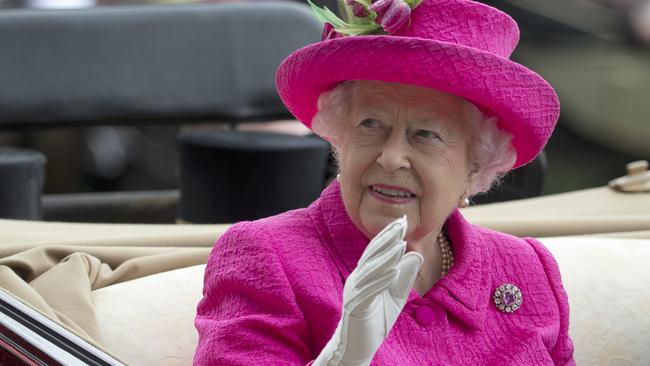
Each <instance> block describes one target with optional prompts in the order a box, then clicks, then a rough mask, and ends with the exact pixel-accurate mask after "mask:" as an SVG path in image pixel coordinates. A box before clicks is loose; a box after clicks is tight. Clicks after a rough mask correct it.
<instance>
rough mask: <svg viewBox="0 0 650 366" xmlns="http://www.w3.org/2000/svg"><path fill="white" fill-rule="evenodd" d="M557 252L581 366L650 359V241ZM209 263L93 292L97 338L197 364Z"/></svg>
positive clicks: (554, 241) (563, 243)
mask: <svg viewBox="0 0 650 366" xmlns="http://www.w3.org/2000/svg"><path fill="white" fill-rule="evenodd" d="M542 240H543V242H544V243H545V244H546V245H547V246H548V248H549V249H550V250H551V252H553V254H554V255H555V257H556V259H557V261H558V263H559V265H560V268H561V271H562V275H563V281H564V285H565V287H566V290H567V292H568V294H569V301H570V303H571V330H570V333H571V336H572V337H573V340H574V343H575V347H576V351H575V358H576V361H577V364H578V365H647V364H648V363H647V362H648V360H650V287H649V284H650V270H649V266H648V265H647V259H648V258H650V240H647V239H645V240H641V239H619V238H611V237H586V236H583V237H559V238H546V239H542ZM203 268H204V266H193V267H188V268H184V269H178V270H174V271H169V272H163V273H159V274H156V275H152V276H148V277H143V278H139V279H136V280H132V281H128V282H123V283H120V284H116V285H112V286H108V287H105V288H102V289H99V290H96V291H94V292H93V301H94V304H95V308H96V312H97V318H98V322H99V324H100V328H101V329H102V333H101V336H100V337H99V339H98V341H99V342H100V343H102V345H103V346H104V347H105V348H106V349H108V350H109V351H111V352H112V353H114V354H115V355H116V356H117V357H119V358H121V359H122V360H124V361H125V362H127V363H129V364H133V365H183V364H190V363H191V359H192V353H193V351H194V348H195V346H196V342H197V334H196V331H195V330H194V327H193V322H192V320H193V316H194V312H195V308H196V303H197V302H198V300H199V299H200V297H201V287H202V278H203V276H202V272H203Z"/></svg>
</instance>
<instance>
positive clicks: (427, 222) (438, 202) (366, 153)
mask: <svg viewBox="0 0 650 366" xmlns="http://www.w3.org/2000/svg"><path fill="white" fill-rule="evenodd" d="M358 83H359V85H358V86H357V89H356V91H355V93H354V96H353V97H352V100H351V101H350V103H351V108H350V109H349V113H348V116H347V118H346V121H345V123H346V125H345V128H344V133H343V137H342V143H341V144H340V146H339V149H338V152H339V164H340V173H341V175H340V177H339V181H340V185H341V193H342V196H343V202H344V204H345V207H346V210H347V212H348V214H349V216H350V218H351V219H352V221H353V222H354V224H355V225H356V226H357V227H358V228H360V229H361V231H363V232H364V234H366V235H367V236H368V237H370V238H372V237H374V236H375V235H376V234H377V233H379V231H381V229H383V228H384V227H385V226H386V225H387V224H388V223H390V222H391V221H393V220H395V219H396V218H398V217H401V216H403V215H406V216H407V218H408V224H409V226H408V232H407V236H406V239H407V240H409V241H412V240H420V239H423V238H425V237H427V236H428V235H437V234H438V232H439V231H440V229H441V227H442V225H443V224H444V221H445V220H446V218H447V216H449V214H450V213H451V211H452V210H453V209H454V208H455V207H457V206H458V202H459V200H460V199H461V197H462V196H463V195H464V194H465V192H467V191H468V176H469V172H470V167H469V162H468V138H469V133H468V127H467V122H466V121H465V120H464V117H463V112H462V108H463V107H462V105H463V100H462V99H461V98H459V97H456V96H453V95H450V94H446V93H442V92H437V91H434V90H430V89H423V88H419V87H415V86H410V85H404V84H395V83H384V82H375V81H360V82H358Z"/></svg>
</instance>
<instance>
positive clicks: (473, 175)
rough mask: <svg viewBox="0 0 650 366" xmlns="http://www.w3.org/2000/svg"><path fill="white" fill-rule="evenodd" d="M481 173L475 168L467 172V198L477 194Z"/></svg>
mask: <svg viewBox="0 0 650 366" xmlns="http://www.w3.org/2000/svg"><path fill="white" fill-rule="evenodd" d="M479 172H480V170H479V169H478V167H473V168H472V169H470V171H469V172H467V182H466V184H465V193H464V196H465V197H469V196H472V195H474V194H475V193H476V192H475V191H476V186H477V183H478V179H479Z"/></svg>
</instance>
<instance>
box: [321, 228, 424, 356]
mask: <svg viewBox="0 0 650 366" xmlns="http://www.w3.org/2000/svg"><path fill="white" fill-rule="evenodd" d="M406 228H407V223H406V216H404V217H402V218H400V219H397V220H395V221H393V222H392V223H390V224H388V225H387V226H386V227H385V228H384V229H383V230H382V231H381V232H380V233H379V234H377V236H375V238H374V239H372V241H371V242H370V243H369V244H368V247H366V250H365V251H364V252H363V255H361V259H359V262H358V263H357V268H355V269H354V271H352V273H351V274H350V276H349V277H348V279H347V280H346V281H345V287H344V288H343V311H342V314H341V320H340V321H339V324H338V326H337V327H336V330H335V331H334V335H333V336H332V338H331V339H330V340H329V342H328V343H327V345H325V348H323V351H322V352H321V353H320V355H318V357H317V358H316V360H315V361H314V363H313V365H314V366H325V365H326V366H333V365H342V366H343V365H345V366H349V365H369V364H370V361H372V358H373V357H374V355H375V352H377V349H378V348H379V346H381V344H382V342H383V341H384V339H385V338H386V336H388V332H389V331H390V330H391V328H392V327H393V325H394V324H395V321H396V320H397V317H398V316H399V314H400V312H401V311H402V308H403V307H404V304H405V303H406V299H407V297H408V294H409V292H410V290H411V287H413V283H414V282H415V278H416V276H417V273H418V271H419V270H420V267H421V266H422V262H423V261H424V259H423V258H422V255H420V254H419V253H417V252H409V253H406V254H404V252H405V250H406V242H405V241H404V240H403V239H404V235H406Z"/></svg>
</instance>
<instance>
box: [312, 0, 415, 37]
mask: <svg viewBox="0 0 650 366" xmlns="http://www.w3.org/2000/svg"><path fill="white" fill-rule="evenodd" d="M307 2H309V5H310V6H311V9H312V11H313V12H314V13H315V14H316V17H317V18H318V19H319V20H320V21H321V22H323V23H325V29H326V30H327V31H324V32H323V39H332V38H338V37H340V36H359V35H368V34H394V33H395V32H397V31H398V30H399V29H400V28H402V27H403V26H404V25H405V24H407V23H408V22H409V20H410V17H411V10H413V9H415V8H416V7H417V6H418V5H420V3H421V2H422V0H339V7H340V9H341V11H342V13H343V14H344V18H345V20H344V19H341V18H339V17H338V16H337V15H336V14H334V13H333V12H332V11H331V10H329V9H328V8H327V7H323V8H320V7H318V6H316V5H314V4H313V3H312V2H311V1H310V0H307ZM326 33H327V34H326Z"/></svg>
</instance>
